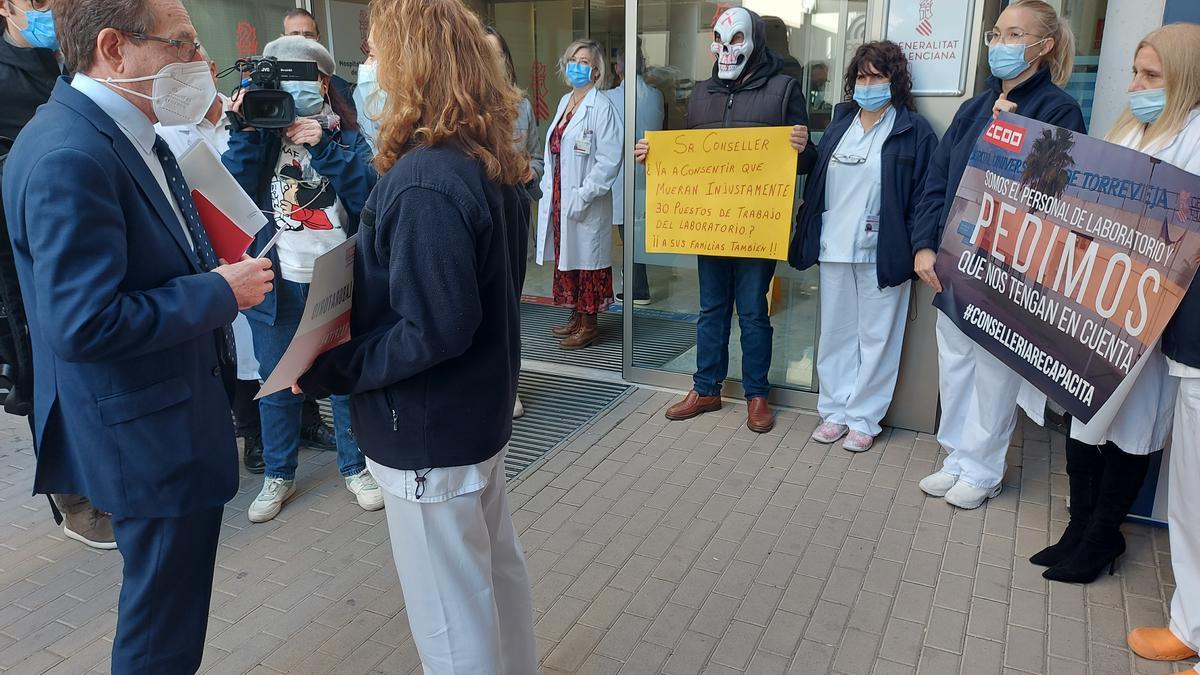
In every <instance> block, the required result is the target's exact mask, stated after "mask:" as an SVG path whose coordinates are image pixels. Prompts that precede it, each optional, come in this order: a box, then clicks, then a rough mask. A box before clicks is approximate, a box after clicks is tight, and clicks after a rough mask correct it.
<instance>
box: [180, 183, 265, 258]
mask: <svg viewBox="0 0 1200 675" xmlns="http://www.w3.org/2000/svg"><path fill="white" fill-rule="evenodd" d="M192 201H194V202H196V212H197V213H198V214H200V223H201V224H202V225H204V231H205V232H207V233H208V240H209V241H210V242H211V243H212V247H213V250H214V251H216V252H217V257H218V258H220V259H222V260H224V261H225V262H230V263H233V262H237V261H239V260H241V259H242V254H244V253H245V252H246V249H248V248H250V244H251V243H252V242H253V241H254V236H253V235H251V234H247V233H246V231H245V230H243V229H242V228H240V227H238V225H237V223H235V222H233V221H232V220H230V219H229V217H228V216H226V215H225V214H224V213H223V212H222V211H221V209H218V208H217V207H216V206H215V205H214V204H213V203H212V202H210V201H209V200H208V198H207V197H205V196H204V194H203V193H201V192H200V191H199V190H192Z"/></svg>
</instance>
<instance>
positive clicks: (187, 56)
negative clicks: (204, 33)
mask: <svg viewBox="0 0 1200 675" xmlns="http://www.w3.org/2000/svg"><path fill="white" fill-rule="evenodd" d="M121 32H122V33H125V34H126V35H128V36H129V37H131V38H133V39H134V40H153V41H154V42H161V43H163V44H165V45H171V47H172V48H174V49H175V54H176V55H177V56H179V60H180V61H185V62H186V61H191V60H193V59H195V58H196V54H197V53H199V51H200V43H199V42H187V41H186V40H173V39H171V38H165V37H159V36H157V35H147V34H146V33H135V32H133V31H128V30H125V31H121Z"/></svg>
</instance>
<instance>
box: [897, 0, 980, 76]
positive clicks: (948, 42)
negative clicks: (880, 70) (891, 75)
mask: <svg viewBox="0 0 1200 675" xmlns="http://www.w3.org/2000/svg"><path fill="white" fill-rule="evenodd" d="M974 6H975V3H974V2H973V0H891V2H889V3H888V8H887V27H886V30H887V34H886V38H887V39H888V40H891V41H892V42H895V43H896V44H898V45H900V48H901V49H903V50H904V55H905V56H906V57H908V66H909V69H910V71H911V72H912V81H913V93H914V94H917V95H925V96H960V95H962V93H963V88H964V80H965V78H966V67H967V41H968V40H969V39H970V37H971V31H970V19H971V15H972V13H973V10H974Z"/></svg>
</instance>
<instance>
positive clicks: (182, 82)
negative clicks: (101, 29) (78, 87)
mask: <svg viewBox="0 0 1200 675" xmlns="http://www.w3.org/2000/svg"><path fill="white" fill-rule="evenodd" d="M148 80H153V81H154V89H153V90H152V91H153V93H152V94H151V95H150V96H147V95H146V94H143V93H141V92H140V91H134V90H132V89H129V88H126V87H122V86H119V85H120V84H122V83H129V82H146V81H148ZM101 82H103V83H105V84H107V85H108V86H110V87H112V88H113V89H119V90H121V91H123V92H125V93H127V94H133V95H134V96H138V97H141V98H144V99H146V100H148V101H150V102H151V103H152V104H153V105H154V115H155V116H156V117H158V123H159V124H161V125H163V126H164V127H175V126H182V125H188V124H199V122H200V120H202V119H204V114H205V113H207V112H208V109H209V108H210V107H211V106H212V102H213V99H215V98H216V97H217V85H216V84H214V83H213V79H212V73H211V72H210V71H209V69H208V64H207V63H205V62H203V61H187V62H182V63H169V64H167V65H165V66H163V67H162V70H159V71H158V73H156V74H154V75H147V76H145V77H128V78H122V79H116V78H112V77H106V78H104V79H103V80H101Z"/></svg>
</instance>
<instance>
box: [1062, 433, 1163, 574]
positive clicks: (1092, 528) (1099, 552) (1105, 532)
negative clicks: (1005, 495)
mask: <svg viewBox="0 0 1200 675" xmlns="http://www.w3.org/2000/svg"><path fill="white" fill-rule="evenodd" d="M1101 453H1102V454H1103V456H1104V473H1103V474H1102V475H1101V477H1100V489H1099V491H1098V492H1097V494H1096V505H1095V508H1094V509H1093V510H1092V522H1091V524H1089V525H1088V528H1087V531H1086V532H1085V533H1084V535H1083V540H1082V541H1080V542H1079V546H1077V547H1076V548H1075V551H1074V553H1072V554H1071V555H1070V557H1068V558H1067V559H1065V560H1063V561H1062V562H1060V563H1059V564H1058V565H1055V566H1054V567H1051V568H1050V569H1048V570H1046V571H1045V572H1043V573H1042V576H1043V577H1045V578H1047V579H1049V580H1051V581H1062V582H1065V583H1073V584H1088V583H1091V582H1093V581H1095V580H1096V577H1098V576H1100V573H1101V572H1103V571H1104V569H1105V568H1108V573H1109V574H1112V573H1113V571H1114V570H1115V568H1116V562H1117V558H1120V557H1121V554H1123V553H1125V537H1124V535H1122V534H1121V523H1122V521H1124V520H1125V516H1126V515H1127V514H1128V513H1129V508H1130V507H1131V506H1133V500H1134V499H1137V495H1138V492H1139V491H1140V490H1141V489H1142V482H1143V481H1144V480H1145V479H1146V471H1147V469H1148V468H1149V466H1150V457H1149V455H1130V454H1128V453H1126V452H1123V451H1122V450H1121V449H1120V448H1118V447H1117V446H1115V445H1113V444H1112V443H1108V444H1107V445H1105V446H1104V447H1103V449H1102V450H1101Z"/></svg>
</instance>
